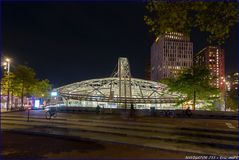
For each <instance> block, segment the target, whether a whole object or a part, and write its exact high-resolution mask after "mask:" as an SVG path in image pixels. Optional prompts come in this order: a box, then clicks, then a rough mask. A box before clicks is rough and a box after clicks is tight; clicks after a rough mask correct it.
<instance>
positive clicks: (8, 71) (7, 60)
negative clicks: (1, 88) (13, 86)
mask: <svg viewBox="0 0 239 160" xmlns="http://www.w3.org/2000/svg"><path fill="white" fill-rule="evenodd" d="M6 63H7V76H8V80H7V110H9V97H10V87H9V84H10V59H9V58H6Z"/></svg>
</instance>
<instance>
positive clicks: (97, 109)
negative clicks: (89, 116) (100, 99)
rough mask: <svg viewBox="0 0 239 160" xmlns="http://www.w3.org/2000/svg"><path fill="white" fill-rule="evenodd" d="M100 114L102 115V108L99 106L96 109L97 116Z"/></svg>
mask: <svg viewBox="0 0 239 160" xmlns="http://www.w3.org/2000/svg"><path fill="white" fill-rule="evenodd" d="M99 113H100V106H99V105H97V107H96V114H97V115H98V114H99Z"/></svg>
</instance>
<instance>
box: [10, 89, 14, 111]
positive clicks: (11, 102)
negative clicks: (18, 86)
mask: <svg viewBox="0 0 239 160" xmlns="http://www.w3.org/2000/svg"><path fill="white" fill-rule="evenodd" d="M12 105H13V90H12V95H11V106H10V110H12Z"/></svg>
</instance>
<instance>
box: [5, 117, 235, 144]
mask: <svg viewBox="0 0 239 160" xmlns="http://www.w3.org/2000/svg"><path fill="white" fill-rule="evenodd" d="M11 119H16V120H25V119H27V117H17V116H7V117H2V120H11ZM30 119H31V120H32V121H33V120H35V121H49V120H46V119H45V118H42V117H31V118H30ZM50 121H51V122H54V123H58V124H61V123H63V124H64V123H67V124H76V125H80V124H83V123H88V125H94V126H98V127H105V128H107V127H109V128H118V129H128V130H137V131H149V132H160V133H168V134H179V135H184V136H194V137H205V138H214V139H222V138H223V139H227V140H237V138H238V134H237V133H238V132H237V131H227V132H225V131H224V130H222V131H221V130H210V131H208V130H206V131H205V130H199V129H198V128H196V129H195V130H188V128H187V127H183V128H180V127H175V126H168V125H161V124H157V125H152V124H150V123H139V122H137V123H135V122H120V121H109V120H91V119H82V118H79V119H61V118H56V119H51V120H50ZM212 131H213V132H212Z"/></svg>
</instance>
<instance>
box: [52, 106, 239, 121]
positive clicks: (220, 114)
mask: <svg viewBox="0 0 239 160" xmlns="http://www.w3.org/2000/svg"><path fill="white" fill-rule="evenodd" d="M52 108H55V107H52ZM57 110H58V111H59V112H68V113H96V108H95V107H65V106H61V107H57ZM130 112H131V111H130V109H126V110H125V109H119V108H104V109H103V108H101V109H100V114H114V115H122V114H123V115H129V114H130ZM191 112H192V116H191V118H212V119H214V118H215V119H238V113H237V112H228V111H226V112H224V111H201V110H195V111H191ZM165 113H169V114H168V115H167V116H169V117H178V118H185V117H188V116H187V115H186V114H185V110H154V109H135V110H134V111H133V114H134V115H135V116H156V117H165V116H166V114H165ZM170 113H171V114H170ZM172 113H173V115H172Z"/></svg>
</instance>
